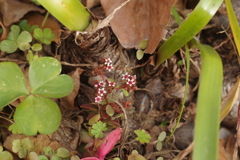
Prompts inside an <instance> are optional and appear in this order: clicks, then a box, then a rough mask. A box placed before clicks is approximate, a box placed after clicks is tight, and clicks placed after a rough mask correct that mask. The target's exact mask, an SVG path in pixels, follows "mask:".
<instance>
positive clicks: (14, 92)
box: [0, 62, 29, 110]
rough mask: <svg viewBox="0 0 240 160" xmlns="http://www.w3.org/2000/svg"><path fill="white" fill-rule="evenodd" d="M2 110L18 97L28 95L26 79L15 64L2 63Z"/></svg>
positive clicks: (0, 83) (0, 71)
mask: <svg viewBox="0 0 240 160" xmlns="http://www.w3.org/2000/svg"><path fill="white" fill-rule="evenodd" d="M0 73H1V74H0V110H1V109H2V108H3V107H4V106H6V105H7V104H9V103H11V102H12V101H14V100H15V99H17V98H18V97H21V96H24V95H28V93H29V92H28V89H27V83H26V80H25V77H24V75H23V73H22V71H21V69H20V68H19V67H18V65H17V64H15V63H13V62H1V63H0Z"/></svg>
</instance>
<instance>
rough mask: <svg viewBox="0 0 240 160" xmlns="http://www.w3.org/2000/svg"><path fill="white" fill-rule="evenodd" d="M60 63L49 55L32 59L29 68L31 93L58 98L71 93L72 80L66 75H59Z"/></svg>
mask: <svg viewBox="0 0 240 160" xmlns="http://www.w3.org/2000/svg"><path fill="white" fill-rule="evenodd" d="M61 69H62V67H61V64H60V63H59V61H58V60H56V59H55V58H51V57H41V58H38V59H36V60H34V61H33V62H32V63H31V65H30V68H29V80H30V86H31V93H33V94H37V95H41V96H46V97H50V98H60V97H64V96H66V95H68V94H69V93H71V91H72V89H73V86H74V84H73V80H72V79H71V78H70V77H69V76H68V75H59V74H60V72H61Z"/></svg>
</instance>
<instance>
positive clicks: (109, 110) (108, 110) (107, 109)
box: [106, 105, 115, 116]
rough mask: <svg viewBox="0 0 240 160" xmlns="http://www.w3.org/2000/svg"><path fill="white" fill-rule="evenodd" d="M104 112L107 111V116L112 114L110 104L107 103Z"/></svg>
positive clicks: (112, 110)
mask: <svg viewBox="0 0 240 160" xmlns="http://www.w3.org/2000/svg"><path fill="white" fill-rule="evenodd" d="M106 112H107V114H108V115H109V116H113V115H114V113H115V112H114V109H113V108H112V106H111V105H107V107H106Z"/></svg>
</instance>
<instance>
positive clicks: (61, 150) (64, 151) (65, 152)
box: [57, 148, 71, 158]
mask: <svg viewBox="0 0 240 160" xmlns="http://www.w3.org/2000/svg"><path fill="white" fill-rule="evenodd" d="M57 155H58V156H59V157H62V158H67V157H69V156H70V155H71V154H70V152H69V151H68V150H67V149H66V148H58V149H57Z"/></svg>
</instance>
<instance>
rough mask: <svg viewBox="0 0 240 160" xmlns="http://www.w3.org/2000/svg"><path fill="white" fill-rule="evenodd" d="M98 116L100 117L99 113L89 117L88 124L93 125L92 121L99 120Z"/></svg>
mask: <svg viewBox="0 0 240 160" xmlns="http://www.w3.org/2000/svg"><path fill="white" fill-rule="evenodd" d="M100 118H101V117H100V114H96V115H95V116H93V117H92V118H90V119H89V121H88V124H89V125H93V124H94V123H96V122H97V121H99V119H100Z"/></svg>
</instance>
